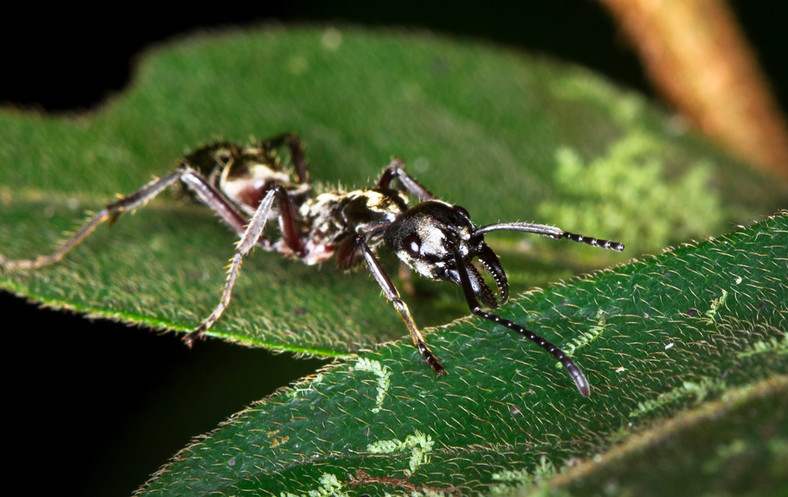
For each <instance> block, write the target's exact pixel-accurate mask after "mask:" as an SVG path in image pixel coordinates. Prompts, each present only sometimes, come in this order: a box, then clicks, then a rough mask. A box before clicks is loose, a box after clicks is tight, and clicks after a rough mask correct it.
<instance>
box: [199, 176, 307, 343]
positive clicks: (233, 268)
mask: <svg viewBox="0 0 788 497" xmlns="http://www.w3.org/2000/svg"><path fill="white" fill-rule="evenodd" d="M274 200H278V201H279V211H280V212H279V216H280V219H281V220H282V224H283V229H282V237H283V238H284V240H285V243H287V245H288V246H289V247H290V249H291V250H292V251H293V252H294V253H295V254H296V255H299V256H301V255H303V251H304V248H303V244H302V242H301V240H300V238H298V233H297V232H296V225H295V217H294V216H295V214H294V207H293V205H292V203H291V202H290V197H289V196H288V194H287V190H285V188H284V187H282V186H281V185H274V187H273V188H271V189H270V190H269V191H268V193H266V195H265V197H263V200H262V201H261V202H260V205H259V206H258V207H257V210H256V211H255V213H254V215H253V216H252V219H251V220H250V221H249V224H248V225H247V226H246V228H245V229H244V231H243V234H242V235H241V239H240V240H239V241H238V243H237V244H236V246H235V255H234V256H233V259H232V261H231V262H230V268H229V270H228V272H227V279H226V280H225V283H224V290H223V291H222V296H221V298H220V300H219V304H218V305H217V306H216V307H215V308H214V310H213V312H212V313H211V314H210V315H209V316H208V317H207V318H205V320H204V321H203V322H202V323H201V324H200V325H199V326H198V327H197V328H195V329H194V331H192V332H191V333H189V334H188V335H186V336H185V337H184V341H185V342H186V344H187V345H188V346H189V347H191V346H192V344H193V343H194V341H195V340H196V339H198V338H201V337H202V336H203V334H204V333H205V332H206V331H207V330H208V329H210V328H211V326H213V324H214V323H215V322H216V321H217V320H218V319H219V318H220V317H221V315H222V314H223V313H224V311H225V309H227V307H228V306H229V304H230V297H231V296H232V291H233V287H234V286H235V281H236V279H237V278H238V273H239V272H240V270H241V262H243V258H244V257H245V256H246V255H247V254H248V253H249V252H250V251H251V250H252V248H254V246H255V245H257V244H258V243H259V240H260V239H261V238H262V236H263V230H264V229H265V225H266V222H267V221H268V218H269V216H270V215H271V211H272V209H273V205H274ZM288 227H289V228H288Z"/></svg>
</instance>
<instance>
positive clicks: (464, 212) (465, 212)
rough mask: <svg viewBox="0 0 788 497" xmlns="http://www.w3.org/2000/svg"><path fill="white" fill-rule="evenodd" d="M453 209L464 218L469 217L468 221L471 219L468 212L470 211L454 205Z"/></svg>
mask: <svg viewBox="0 0 788 497" xmlns="http://www.w3.org/2000/svg"><path fill="white" fill-rule="evenodd" d="M452 207H454V210H456V211H457V212H459V213H460V214H462V215H463V216H465V217H467V218H468V219H470V218H471V214H470V213H469V212H468V210H467V209H466V208H465V207H463V206H461V205H453V206H452Z"/></svg>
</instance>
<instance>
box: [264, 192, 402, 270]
mask: <svg viewBox="0 0 788 497" xmlns="http://www.w3.org/2000/svg"><path fill="white" fill-rule="evenodd" d="M407 207H408V198H407V196H406V195H405V194H403V193H401V192H398V191H394V190H389V191H383V192H381V191H376V190H370V189H364V190H353V191H350V192H344V191H341V190H334V191H329V192H325V193H321V194H319V195H317V196H316V197H314V198H311V199H308V200H306V201H305V202H304V203H303V204H301V206H300V209H299V213H300V217H301V227H302V229H303V230H304V231H303V234H302V237H303V238H304V240H305V241H306V242H305V247H304V248H305V251H306V254H305V255H303V256H301V260H302V261H303V262H304V263H306V264H308V265H313V264H318V263H320V262H323V261H325V260H327V259H329V258H331V257H332V256H333V255H334V252H335V251H336V249H337V247H338V246H339V244H340V243H342V242H343V241H345V240H349V239H350V238H352V237H353V236H355V235H356V234H357V233H369V232H373V231H375V228H377V227H378V226H383V225H388V224H390V223H391V222H393V221H394V220H395V219H396V218H397V216H398V215H399V214H400V213H401V212H403V211H404V210H405V209H407ZM382 240H383V237H382V233H381V234H380V235H378V236H373V237H370V239H369V241H368V243H369V245H370V246H371V247H376V246H378V245H379V244H380V243H381V242H382ZM275 247H276V250H277V251H279V252H280V253H282V254H286V255H292V251H291V250H290V249H289V247H288V246H287V244H286V243H285V242H284V240H282V239H280V240H279V241H278V242H277V243H276V244H275Z"/></svg>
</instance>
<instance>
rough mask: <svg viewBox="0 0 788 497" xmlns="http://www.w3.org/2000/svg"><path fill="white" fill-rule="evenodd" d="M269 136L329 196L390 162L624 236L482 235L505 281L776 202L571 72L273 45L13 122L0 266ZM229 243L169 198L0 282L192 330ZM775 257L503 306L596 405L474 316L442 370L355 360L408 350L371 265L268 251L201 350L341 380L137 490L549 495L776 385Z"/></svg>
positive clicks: (423, 38)
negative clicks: (289, 357)
mask: <svg viewBox="0 0 788 497" xmlns="http://www.w3.org/2000/svg"><path fill="white" fill-rule="evenodd" d="M282 131H295V132H297V133H299V134H300V135H301V136H302V138H303V140H304V142H305V144H306V146H307V155H308V157H309V159H310V164H311V171H312V175H313V177H314V178H316V180H317V181H318V182H319V183H325V184H326V185H329V186H330V185H336V184H337V182H341V183H342V184H343V185H352V186H364V185H368V184H369V183H370V182H371V181H373V180H374V178H375V177H376V176H377V175H378V174H379V172H380V170H381V168H382V167H383V165H385V164H386V163H387V162H388V160H389V159H390V157H391V156H393V155H396V156H399V157H402V158H403V159H404V160H405V161H406V162H407V163H408V165H409V171H410V172H411V173H412V174H413V175H414V176H416V177H417V178H418V179H419V181H421V182H422V183H423V184H424V185H426V186H427V187H428V188H430V189H431V190H432V191H434V192H435V193H436V194H438V195H439V196H440V197H441V198H443V199H445V200H447V201H450V202H453V203H459V204H461V205H463V206H464V207H466V208H467V209H468V210H469V211H470V212H471V213H472V215H473V218H474V220H475V221H476V222H477V223H479V224H486V223H492V222H496V221H498V220H536V221H538V222H546V223H555V224H558V225H560V226H561V227H563V228H565V229H568V230H571V231H577V232H581V233H584V234H586V235H592V236H599V237H603V238H610V239H617V240H621V241H623V242H625V243H626V244H627V246H628V249H627V254H625V255H623V256H620V255H617V254H611V253H607V252H604V251H598V250H593V249H590V248H588V247H582V246H577V244H570V243H566V242H564V243H559V242H554V241H551V240H543V239H537V240H534V239H532V238H526V237H523V236H519V235H518V234H505V233H501V234H498V233H496V234H495V235H492V234H491V235H490V236H488V237H487V238H488V241H489V242H490V243H491V245H492V246H493V248H494V249H495V251H496V252H498V253H499V254H500V255H501V259H502V262H503V264H504V266H505V267H506V269H507V272H508V274H509V277H510V282H511V285H512V288H513V290H514V291H517V290H518V289H519V290H525V289H527V288H530V287H531V286H532V285H546V284H548V283H549V282H551V281H556V280H558V279H560V278H565V277H568V276H571V275H572V274H577V273H581V272H583V271H587V270H590V269H592V268H598V267H604V266H607V265H610V264H612V263H614V262H622V261H623V260H624V257H632V256H638V255H639V254H640V253H641V252H657V251H659V250H661V249H662V247H664V246H667V245H670V244H678V243H680V242H682V241H686V240H688V239H690V238H700V237H703V236H706V235H719V234H720V233H722V232H724V231H727V229H728V227H729V226H731V225H732V224H734V223H741V224H743V223H746V222H748V221H749V220H750V219H752V218H754V217H758V216H762V215H765V214H767V213H770V212H774V211H775V210H777V209H778V208H779V207H781V206H784V205H785V200H786V199H788V190H787V189H786V187H785V184H783V183H780V182H778V181H774V180H772V179H770V178H766V177H763V176H761V175H759V174H758V173H753V172H751V171H749V169H747V168H746V167H745V166H744V165H742V164H740V163H738V162H736V161H734V160H732V159H730V158H728V157H726V156H725V155H722V154H721V153H719V152H717V151H716V150H714V149H711V148H710V147H709V146H707V145H705V144H704V143H702V142H701V141H699V140H698V139H697V138H695V137H694V136H692V135H691V134H689V133H687V132H686V131H685V130H683V129H682V128H681V127H680V125H678V124H677V123H676V121H675V120H673V119H671V118H669V117H667V116H665V115H664V114H663V113H660V112H658V111H655V110H653V109H651V108H650V107H649V106H648V105H647V104H646V103H645V101H644V100H643V99H642V98H641V97H639V96H637V95H633V94H631V93H628V92H626V91H623V90H621V89H618V88H615V87H613V86H612V85H610V84H608V83H605V82H604V81H601V80H599V79H598V78H597V77H595V76H593V75H590V74H588V73H587V72H586V71H583V70H581V69H578V68H573V67H567V66H563V65H559V64H556V63H554V62H549V61H546V60H542V59H534V58H530V57H526V56H524V55H522V54H518V53H513V52H510V51H505V50H501V49H499V48H495V47H489V46H483V45H480V44H474V43H468V42H457V41H448V40H445V39H441V38H436V37H432V36H429V35H424V34H415V33H404V34H403V33H392V32H375V33H369V32H363V31H358V30H353V29H342V30H337V29H334V28H328V29H316V28H304V29H290V30H284V29H275V28H269V29H265V30H261V31H254V32H235V33H225V34H222V35H212V36H203V37H200V38H193V39H190V40H186V41H184V42H182V43H179V44H177V45H173V46H169V47H164V48H162V49H159V50H156V51H155V52H154V53H152V54H149V55H148V56H147V57H146V58H144V59H143V61H142V63H141V65H140V66H139V68H138V71H137V78H136V80H135V83H134V85H133V86H132V87H131V88H129V89H128V90H127V91H125V92H124V93H123V94H121V95H119V96H118V97H117V98H115V99H113V100H112V101H111V102H109V103H108V104H107V105H105V106H104V107H102V108H101V109H100V110H99V111H98V112H96V113H93V114H90V115H85V116H79V117H56V116H39V115H33V114H25V113H21V112H15V111H8V110H6V111H3V112H0V133H1V134H2V136H3V137H4V140H3V141H2V142H0V160H2V163H3V164H5V165H6V166H4V167H2V168H0V253H1V254H2V256H4V257H7V258H9V259H15V258H25V257H32V256H34V255H37V254H40V253H46V252H47V251H48V250H53V249H54V248H55V247H56V245H57V241H58V240H60V239H62V232H63V231H66V230H73V229H74V228H75V226H76V225H77V221H78V220H79V219H80V218H83V217H84V211H85V210H86V209H92V210H97V209H100V208H101V207H103V206H104V205H106V204H107V203H108V202H110V201H112V200H113V197H112V194H113V193H115V192H121V193H129V192H131V191H134V190H136V189H137V188H139V187H140V186H141V185H142V184H143V183H145V182H146V181H147V180H148V179H149V178H150V177H151V176H153V175H163V174H166V173H167V172H169V171H170V170H171V169H172V168H173V167H175V164H176V161H177V159H178V158H179V157H181V156H182V154H183V153H184V151H185V150H186V149H190V148H192V149H193V148H195V147H197V146H199V145H200V144H203V143H206V142H210V141H213V140H215V139H219V138H222V139H229V140H233V141H238V142H241V143H243V142H245V141H247V140H248V139H249V136H250V135H255V136H256V137H257V138H264V137H267V136H270V135H273V134H276V133H279V132H282ZM234 241H235V240H234V237H233V236H232V235H231V234H229V233H227V230H226V229H225V228H223V227H222V226H220V225H219V224H218V223H217V222H216V221H215V219H214V216H213V215H212V214H211V213H210V212H207V211H206V209H204V208H201V207H200V206H198V205H195V204H193V203H189V202H186V201H184V200H182V199H181V198H179V197H178V196H177V195H169V194H167V195H162V196H161V197H159V198H157V199H155V200H154V201H152V202H151V203H150V204H149V205H148V206H146V207H145V208H141V209H139V211H138V212H137V213H136V215H134V216H123V217H122V218H121V219H119V220H118V222H117V223H116V224H115V225H114V226H113V227H112V228H111V229H107V228H106V227H100V228H99V229H98V230H97V231H96V233H95V234H94V235H92V236H91V237H90V238H89V239H88V240H86V241H85V242H84V243H83V244H82V245H81V246H80V247H78V248H77V249H75V250H74V251H73V252H71V253H69V254H68V256H67V257H66V258H65V259H64V260H63V261H62V262H61V263H59V264H57V265H55V266H52V267H49V268H45V269H41V270H38V271H7V270H5V271H2V272H0V288H3V289H7V290H10V291H12V292H15V293H17V294H19V295H23V296H25V297H28V298H33V299H35V300H37V301H39V302H42V303H44V304H46V305H49V306H54V307H64V308H70V309H75V310H77V311H80V312H83V313H85V314H88V315H92V316H100V317H107V318H111V319H118V320H122V321H125V322H129V323H134V324H142V325H145V326H149V327H153V328H159V329H168V330H177V331H186V330H190V329H192V328H193V327H194V326H195V325H197V324H198V323H199V322H200V321H201V320H202V319H203V318H204V317H205V316H206V315H207V314H208V313H209V312H210V311H211V309H212V308H213V307H214V305H215V304H216V303H217V300H218V296H219V292H220V289H221V285H222V283H223V281H224V266H225V265H226V263H227V260H228V258H229V257H230V256H231V255H232V246H233V245H232V244H233V243H234ZM785 246H786V237H785V215H780V216H778V217H776V218H775V219H772V220H770V221H768V222H765V223H762V224H760V225H757V226H754V227H751V228H748V229H746V230H744V231H742V232H740V233H737V234H735V235H731V236H728V237H723V238H720V239H718V240H716V241H712V242H705V243H701V244H699V245H698V246H685V247H682V248H679V249H677V250H676V251H674V252H672V253H670V254H667V255H663V256H660V257H658V258H656V259H651V258H646V259H644V260H643V261H642V262H638V263H635V264H633V265H631V266H623V267H620V268H618V269H616V270H615V271H610V272H605V273H601V274H599V275H597V276H595V277H594V278H584V279H581V280H578V281H575V282H573V283H572V284H569V285H557V286H552V287H550V289H549V290H547V291H535V292H532V293H530V294H528V295H525V296H524V297H522V298H515V299H513V301H512V302H511V303H510V304H509V305H508V306H506V307H505V308H504V309H502V310H501V313H502V314H503V315H504V316H505V317H508V318H511V319H513V320H515V321H517V322H519V323H522V324H524V325H527V326H529V327H531V328H533V329H534V330H535V331H537V332H538V333H540V334H542V335H544V336H545V338H547V339H549V340H551V341H554V342H555V343H556V344H558V345H559V346H561V347H563V348H565V349H567V350H568V351H571V352H572V353H573V354H574V356H575V358H576V360H577V362H578V363H579V364H580V365H581V366H582V367H583V368H584V370H585V372H586V374H587V376H588V377H589V380H590V382H591V384H592V388H593V392H592V396H591V397H590V398H589V399H584V398H582V397H580V396H579V395H578V394H577V393H576V391H575V390H574V387H573V385H572V383H571V380H570V379H569V378H568V376H567V375H566V374H565V372H564V371H563V370H562V369H561V368H560V367H554V366H555V365H554V364H553V361H552V360H551V357H550V356H549V355H547V354H545V353H543V352H542V351H541V350H540V349H538V348H536V347H535V346H533V344H531V343H530V342H527V341H525V340H523V339H522V338H521V337H519V336H517V335H514V334H513V333H511V332H510V331H508V330H505V329H502V328H500V327H497V326H495V325H492V324H491V323H488V322H482V321H480V320H478V319H465V320H462V321H458V322H456V323H453V324H451V325H449V326H447V327H442V328H438V329H436V330H434V331H433V332H432V333H430V334H429V336H428V340H429V342H430V343H431V345H432V346H433V348H434V349H435V351H436V353H437V354H438V356H439V357H440V358H441V360H442V361H443V362H444V363H445V365H446V366H447V368H448V369H449V375H448V376H446V377H441V378H435V376H434V375H433V374H432V372H431V371H430V370H429V368H428V367H426V366H425V365H424V364H422V362H421V359H420V357H419V354H418V352H417V351H416V350H415V349H414V348H413V346H412V345H411V344H410V343H409V342H404V341H401V342H396V343H393V344H390V345H388V346H386V347H382V348H380V349H379V350H377V351H376V352H375V353H373V354H364V355H361V356H356V355H352V354H354V353H359V352H363V351H367V350H369V349H371V348H373V347H374V346H376V345H377V344H380V343H381V342H386V341H388V340H392V339H396V338H400V337H402V336H403V335H405V329H404V327H403V326H402V323H401V322H400V319H399V316H398V315H397V313H396V312H395V311H394V310H393V309H392V308H391V306H390V305H388V304H387V303H386V302H385V300H384V299H383V298H382V297H381V296H380V291H379V288H378V287H377V286H376V284H375V283H374V281H373V280H372V279H371V278H370V277H369V276H368V275H367V274H365V271H363V270H362V271H357V272H355V273H352V274H340V272H339V271H338V270H337V269H336V268H334V267H333V265H332V264H325V265H324V266H323V267H320V268H314V267H306V266H304V265H303V264H301V263H300V262H298V261H293V260H285V259H282V258H281V257H278V256H276V255H275V254H266V253H262V252H261V251H258V252H257V253H255V254H254V255H252V256H251V257H249V258H247V260H246V261H245V262H244V270H243V272H242V274H241V277H240V278H239V282H238V284H237V286H236V289H235V292H234V299H233V302H232V305H231V306H230V308H229V309H228V311H227V313H226V314H225V316H223V317H222V319H221V320H219V321H218V322H217V323H216V325H215V327H214V328H213V330H212V334H213V335H214V336H219V337H222V338H223V339H226V340H231V341H238V342H241V343H244V344H248V345H253V346H264V347H268V348H270V349H274V350H289V351H294V352H301V353H307V354H315V355H320V356H326V357H332V356H335V357H336V356H339V357H343V358H346V362H341V363H337V364H335V365H333V366H332V367H330V368H327V369H326V370H325V371H322V372H320V373H319V374H318V375H317V376H315V377H313V378H310V379H306V380H304V381H303V382H301V383H300V384H299V385H297V386H295V387H294V388H291V389H289V390H283V391H281V392H279V393H278V394H276V395H274V396H272V397H270V398H268V399H266V400H265V401H264V402H262V403H260V404H259V405H255V406H253V407H252V408H250V409H248V410H247V411H244V412H242V413H239V414H238V415H237V416H235V417H234V418H233V419H232V420H231V421H230V422H228V423H226V424H224V425H222V426H221V427H219V428H218V429H217V430H216V431H215V432H213V433H212V434H210V435H209V436H208V437H207V438H205V439H204V440H202V441H201V442H199V443H198V444H196V445H193V446H191V447H189V448H187V449H186V450H184V451H183V452H182V453H180V454H179V455H178V456H177V457H176V458H175V459H174V460H173V461H172V462H171V463H170V464H169V465H168V467H167V468H166V469H164V470H163V472H162V473H161V474H160V475H158V476H157V478H156V479H154V480H153V481H152V482H151V483H150V488H149V489H148V490H149V493H157V492H161V491H166V492H168V493H176V494H177V493H192V492H193V491H198V490H199V491H206V492H207V491H210V490H216V489H223V490H225V491H227V492H228V493H229V491H230V490H234V491H235V493H237V494H252V493H254V494H265V493H266V491H268V492H272V493H274V494H278V493H279V492H290V493H293V494H296V495H300V494H307V493H308V492H310V491H316V492H318V494H320V493H321V492H322V493H329V490H332V489H333V490H337V492H340V491H350V492H351V493H354V494H357V495H359V494H362V493H370V494H371V495H372V494H376V495H377V494H382V493H383V492H391V493H395V492H399V493H411V492H412V491H428V490H431V491H434V492H446V493H451V492H452V491H454V490H456V489H457V488H459V489H461V490H462V491H463V492H464V493H465V492H476V491H479V492H492V491H493V489H495V490H496V491H505V490H507V489H510V488H512V487H514V488H516V486H517V482H518V475H521V476H522V478H520V479H530V481H533V480H535V479H536V480H544V479H546V478H548V477H550V476H551V475H552V474H553V473H554V472H555V471H557V468H560V467H561V466H562V465H565V464H566V463H567V462H568V461H570V460H571V458H572V457H589V456H591V455H593V454H596V453H598V452H600V451H603V450H606V449H609V448H610V447H611V446H613V444H614V443H615V442H616V441H617V440H619V439H621V438H624V437H626V436H627V434H628V433H630V432H631V431H637V430H639V429H643V428H646V427H648V426H649V425H650V424H651V423H652V422H654V423H656V422H658V421H659V420H660V419H662V417H667V416H671V415H672V414H673V413H676V412H678V411H680V410H682V409H687V408H689V407H691V406H693V405H695V403H697V402H700V401H702V400H704V399H715V398H718V397H719V396H720V394H721V393H722V392H725V391H728V390H729V389H731V388H745V387H746V386H747V385H751V384H753V383H754V382H756V381H758V380H761V379H764V378H771V377H773V376H774V375H775V374H776V373H777V372H784V371H785V369H786V367H785V366H786V364H785V353H784V345H783V344H784V340H785V322H784V320H785V316H786V312H785V302H786V291H785V283H784V281H785V280H786V278H785V276H786V275H785V272H786V271H785V266H786V264H785V262H786V254H785ZM381 255H382V256H383V257H385V254H381ZM388 267H389V269H390V271H391V272H392V274H396V265H395V264H391V265H390V266H388ZM414 283H415V284H416V291H415V294H414V295H411V296H408V298H407V300H408V302H409V305H410V306H411V308H412V310H413V311H414V314H415V316H416V320H417V322H418V323H419V324H420V325H421V326H423V327H424V326H428V325H439V324H442V323H446V322H447V321H449V320H450V319H451V318H455V317H458V316H462V315H465V314H467V309H465V308H464V306H463V299H462V297H461V295H460V294H459V292H458V291H457V289H456V288H453V287H451V285H445V284H444V285H439V284H435V283H432V282H423V281H419V280H416V281H414ZM311 495H314V494H311Z"/></svg>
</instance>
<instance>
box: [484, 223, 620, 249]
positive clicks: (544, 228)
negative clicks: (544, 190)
mask: <svg viewBox="0 0 788 497" xmlns="http://www.w3.org/2000/svg"><path fill="white" fill-rule="evenodd" d="M490 231H522V232H525V233H536V234H537V235H543V236H549V237H550V238H554V239H556V240H560V239H561V238H566V239H568V240H572V241H573V242H579V243H585V244H587V245H591V246H592V247H602V248H606V249H610V250H615V251H616V252H621V251H622V250H624V244H623V243H619V242H612V241H610V240H602V239H600V238H593V237H590V236H584V235H578V234H575V233H570V232H568V231H564V230H562V229H560V228H556V227H555V226H548V225H546V224H535V223H496V224H488V225H487V226H481V227H479V228H476V232H475V233H476V234H477V235H478V234H483V233H488V232H490Z"/></svg>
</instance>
